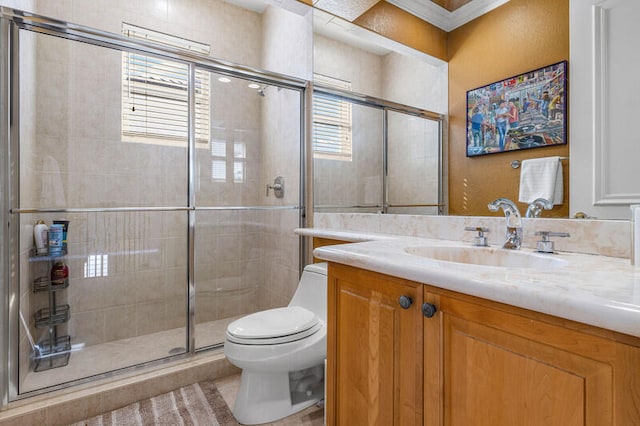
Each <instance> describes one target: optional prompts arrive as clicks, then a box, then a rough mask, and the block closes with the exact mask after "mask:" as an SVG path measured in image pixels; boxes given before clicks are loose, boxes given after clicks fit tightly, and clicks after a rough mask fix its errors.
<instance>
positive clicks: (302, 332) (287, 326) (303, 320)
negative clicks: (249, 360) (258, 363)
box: [227, 306, 322, 345]
mask: <svg viewBox="0 0 640 426" xmlns="http://www.w3.org/2000/svg"><path fill="white" fill-rule="evenodd" d="M321 328H322V322H321V321H320V319H319V318H318V316H317V315H316V314H314V313H313V312H311V311H309V310H307V309H305V308H302V307H300V306H289V307H286V308H276V309H270V310H267V311H261V312H256V313H254V314H251V315H247V316H246V317H243V318H240V319H238V320H236V321H234V322H232V323H231V324H229V326H228V327H227V339H228V340H229V341H231V342H234V343H240V344H244V345H274V344H280V343H287V342H293V341H296V340H300V339H303V338H305V337H308V336H311V335H312V334H314V333H316V332H317V331H318V330H320V329H321Z"/></svg>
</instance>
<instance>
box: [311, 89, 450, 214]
mask: <svg viewBox="0 0 640 426" xmlns="http://www.w3.org/2000/svg"><path fill="white" fill-rule="evenodd" d="M318 97H320V98H321V99H323V102H322V103H314V108H315V109H314V147H315V145H320V147H321V148H322V147H323V146H324V145H328V146H329V148H328V149H327V150H326V151H328V152H323V151H321V152H320V153H318V150H317V149H315V151H314V173H313V175H314V210H315V211H317V212H327V213H332V212H354V213H390V214H427V215H438V214H443V213H444V208H445V203H444V201H443V198H444V196H443V185H442V182H443V179H442V176H443V164H442V121H443V117H442V115H440V114H436V113H433V112H430V111H424V110H421V109H418V108H413V107H410V106H407V105H402V104H398V103H394V102H390V101H387V100H384V99H378V98H373V97H371V96H362V95H356V94H353V93H349V92H347V91H341V90H337V89H335V88H330V87H322V86H320V85H316V86H314V99H317V98H318ZM324 110H330V113H329V114H332V115H334V116H336V115H339V114H338V113H335V112H334V110H342V111H345V110H346V111H348V113H347V114H342V115H344V116H345V117H346V119H345V121H348V123H345V124H344V125H342V124H341V126H342V128H343V129H345V128H346V129H347V130H346V131H344V130H343V131H342V132H338V131H336V130H335V128H336V127H338V126H335V125H334V126H333V127H332V128H331V129H330V130H327V131H324V130H319V131H316V129H317V128H318V127H320V129H322V126H318V125H317V121H321V122H322V117H319V118H318V115H321V114H322V112H323V111H324ZM317 111H320V114H318V113H317ZM334 121H338V120H334ZM321 124H322V123H321ZM345 133H346V135H345ZM339 138H342V139H344V140H345V144H347V145H348V148H347V149H346V152H347V155H340V154H339V153H337V152H335V151H337V150H338V148H336V147H335V144H332V143H331V142H332V141H333V140H336V139H339ZM332 150H333V151H334V152H331V151H332Z"/></svg>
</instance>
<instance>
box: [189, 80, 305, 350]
mask: <svg viewBox="0 0 640 426" xmlns="http://www.w3.org/2000/svg"><path fill="white" fill-rule="evenodd" d="M209 75H210V81H211V123H212V127H211V137H210V142H209V146H207V147H204V146H203V147H199V148H197V149H196V155H195V158H196V167H195V169H196V174H195V176H196V180H195V253H196V256H195V273H194V277H195V279H194V284H195V315H196V318H195V322H196V328H195V345H196V348H197V349H202V348H205V347H209V346H212V345H219V344H221V343H223V342H224V337H225V331H226V327H227V325H228V324H229V323H230V322H231V321H233V320H234V319H236V318H239V317H240V316H243V315H247V314H250V313H253V312H256V311H259V310H264V309H269V308H273V307H280V306H285V305H287V304H288V302H289V300H290V299H291V297H292V296H293V293H294V291H295V289H296V286H297V283H298V277H299V274H300V271H299V263H300V260H299V259H300V247H299V246H300V240H299V237H297V236H296V235H295V234H294V233H293V230H294V229H295V228H297V227H299V226H300V212H301V198H300V171H301V168H300V167H301V160H300V154H301V153H300V146H301V135H302V131H301V102H302V92H301V91H300V90H299V89H290V88H286V87H281V86H278V85H276V84H275V83H264V82H261V83H258V82H255V81H250V80H247V79H244V78H241V77H235V76H230V75H221V74H217V73H214V72H210V73H209ZM276 178H280V180H281V181H282V182H283V188H284V190H283V191H274V190H273V189H272V188H269V186H273V185H274V181H275V179H276Z"/></svg>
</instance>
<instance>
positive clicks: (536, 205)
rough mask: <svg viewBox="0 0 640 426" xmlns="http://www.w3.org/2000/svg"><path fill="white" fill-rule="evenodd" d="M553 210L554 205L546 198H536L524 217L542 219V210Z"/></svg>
mask: <svg viewBox="0 0 640 426" xmlns="http://www.w3.org/2000/svg"><path fill="white" fill-rule="evenodd" d="M552 208H553V203H552V202H551V201H549V200H547V199H546V198H536V199H535V200H533V202H532V203H531V204H529V207H527V212H526V213H525V214H524V217H540V213H542V209H545V210H551V209H552Z"/></svg>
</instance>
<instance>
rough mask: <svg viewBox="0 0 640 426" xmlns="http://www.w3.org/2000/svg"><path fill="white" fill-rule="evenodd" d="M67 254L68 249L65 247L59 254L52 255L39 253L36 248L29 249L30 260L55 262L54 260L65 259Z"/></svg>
mask: <svg viewBox="0 0 640 426" xmlns="http://www.w3.org/2000/svg"><path fill="white" fill-rule="evenodd" d="M66 256H67V250H65V249H63V251H62V254H60V255H59V256H51V255H50V254H49V253H47V254H38V251H37V250H36V249H35V248H32V249H31V250H29V262H53V261H54V260H63V259H64V258H65V257H66Z"/></svg>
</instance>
